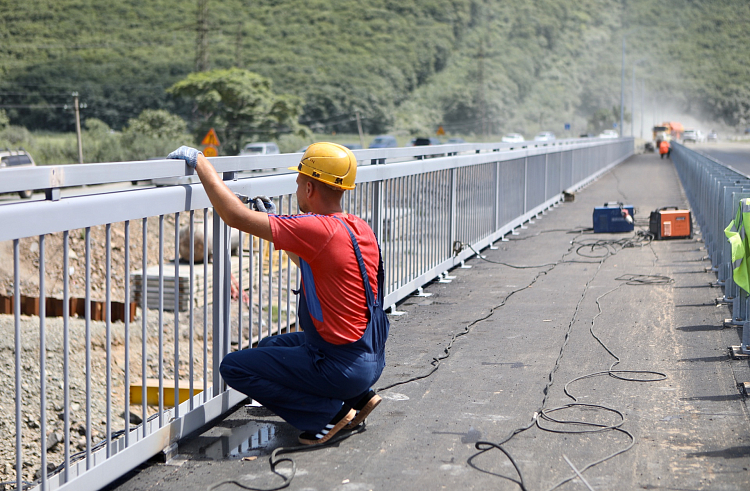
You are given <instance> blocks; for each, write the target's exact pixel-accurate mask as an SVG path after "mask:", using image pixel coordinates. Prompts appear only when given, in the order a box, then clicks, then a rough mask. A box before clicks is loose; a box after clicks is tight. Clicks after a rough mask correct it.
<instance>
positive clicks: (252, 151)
mask: <svg viewBox="0 0 750 491" xmlns="http://www.w3.org/2000/svg"><path fill="white" fill-rule="evenodd" d="M279 153H281V152H280V151H279V146H278V145H276V144H275V143H273V142H256V143H248V144H247V145H245V147H244V148H243V149H242V150H241V151H240V155H276V154H279Z"/></svg>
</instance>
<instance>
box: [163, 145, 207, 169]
mask: <svg viewBox="0 0 750 491" xmlns="http://www.w3.org/2000/svg"><path fill="white" fill-rule="evenodd" d="M198 155H203V153H202V152H201V151H199V150H197V149H195V148H193V147H188V146H186V145H183V146H181V147H180V148H178V149H177V150H175V151H174V152H172V153H170V154H169V155H167V158H168V159H182V160H184V161H185V163H187V165H189V166H190V167H192V168H193V169H195V166H196V165H198Z"/></svg>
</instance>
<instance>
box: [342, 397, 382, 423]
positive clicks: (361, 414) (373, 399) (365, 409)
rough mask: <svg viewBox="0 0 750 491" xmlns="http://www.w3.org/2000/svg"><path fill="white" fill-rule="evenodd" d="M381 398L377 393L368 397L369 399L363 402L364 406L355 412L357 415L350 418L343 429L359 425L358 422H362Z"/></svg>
mask: <svg viewBox="0 0 750 491" xmlns="http://www.w3.org/2000/svg"><path fill="white" fill-rule="evenodd" d="M382 400H383V398H382V397H380V396H379V395H377V394H375V395H374V396H372V397H371V398H370V400H369V401H367V404H365V407H363V408H362V409H361V410H360V411H359V413H357V415H356V416H355V417H354V419H353V420H351V422H349V424H347V425H346V426H345V429H347V430H351V429H353V428H356V427H357V426H358V425H359V424H360V423H362V421H364V420H365V419H367V416H369V415H370V413H371V412H372V411H373V410H374V409H375V408H376V407H378V404H380V401H382Z"/></svg>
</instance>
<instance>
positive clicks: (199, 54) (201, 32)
mask: <svg viewBox="0 0 750 491" xmlns="http://www.w3.org/2000/svg"><path fill="white" fill-rule="evenodd" d="M196 30H197V38H196V50H195V71H196V72H205V71H208V0H198V23H197V26H196Z"/></svg>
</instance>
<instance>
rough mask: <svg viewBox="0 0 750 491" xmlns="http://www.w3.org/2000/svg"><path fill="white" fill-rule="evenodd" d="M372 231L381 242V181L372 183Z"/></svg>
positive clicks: (381, 242) (382, 239) (382, 238)
mask: <svg viewBox="0 0 750 491" xmlns="http://www.w3.org/2000/svg"><path fill="white" fill-rule="evenodd" d="M371 216H372V231H373V233H374V234H375V238H376V239H378V242H379V243H380V244H383V241H384V237H383V181H374V182H373V183H372V212H371Z"/></svg>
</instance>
